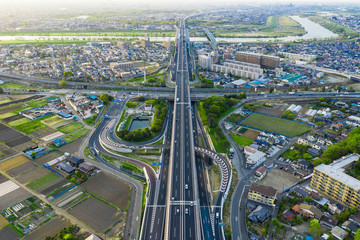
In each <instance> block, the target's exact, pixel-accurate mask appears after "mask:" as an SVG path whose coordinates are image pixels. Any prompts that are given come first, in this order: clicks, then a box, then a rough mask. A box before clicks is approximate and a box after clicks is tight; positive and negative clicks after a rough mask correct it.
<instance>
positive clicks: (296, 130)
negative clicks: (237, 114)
mask: <svg viewBox="0 0 360 240" xmlns="http://www.w3.org/2000/svg"><path fill="white" fill-rule="evenodd" d="M240 124H242V125H244V126H249V127H253V128H257V129H262V130H265V131H270V132H274V133H278V134H282V135H285V136H289V137H292V136H296V135H300V134H303V133H305V132H306V131H309V130H310V128H311V126H310V125H307V124H303V123H298V122H294V121H290V120H287V119H283V118H277V117H272V116H268V115H263V114H259V113H253V114H251V115H250V116H249V117H247V118H245V119H244V120H243V121H242V122H241V123H240Z"/></svg>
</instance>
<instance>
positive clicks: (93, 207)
mask: <svg viewBox="0 0 360 240" xmlns="http://www.w3.org/2000/svg"><path fill="white" fill-rule="evenodd" d="M69 212H70V214H72V215H73V216H74V217H76V218H78V219H79V220H81V221H83V222H84V223H86V224H87V225H88V226H90V227H91V228H93V229H94V230H95V231H97V232H104V231H105V230H106V229H107V228H109V227H110V226H112V225H113V224H115V223H116V222H117V221H118V220H119V219H120V218H122V217H123V216H124V215H123V214H122V213H121V212H119V211H117V210H116V209H115V208H112V207H110V206H109V205H107V204H106V203H103V202H102V201H100V200H98V199H96V198H94V197H91V198H88V199H86V200H85V201H84V202H82V203H80V204H78V205H76V206H75V207H73V208H72V209H71V210H69Z"/></svg>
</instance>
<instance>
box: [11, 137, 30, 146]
mask: <svg viewBox="0 0 360 240" xmlns="http://www.w3.org/2000/svg"><path fill="white" fill-rule="evenodd" d="M30 140H31V138H29V137H28V136H21V137H18V138H16V139H15V140H12V141H8V142H6V145H7V146H8V147H11V148H13V147H16V146H18V145H21V144H23V143H25V142H28V141H30Z"/></svg>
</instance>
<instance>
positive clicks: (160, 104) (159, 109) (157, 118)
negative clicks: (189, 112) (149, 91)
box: [146, 99, 169, 133]
mask: <svg viewBox="0 0 360 240" xmlns="http://www.w3.org/2000/svg"><path fill="white" fill-rule="evenodd" d="M146 103H147V104H149V103H152V104H153V106H154V108H155V113H154V120H153V122H152V124H151V131H152V132H153V133H157V132H160V130H161V128H162V125H163V122H164V118H165V115H166V113H167V110H168V109H169V105H168V104H166V103H165V101H163V100H154V99H152V100H151V102H150V101H146Z"/></svg>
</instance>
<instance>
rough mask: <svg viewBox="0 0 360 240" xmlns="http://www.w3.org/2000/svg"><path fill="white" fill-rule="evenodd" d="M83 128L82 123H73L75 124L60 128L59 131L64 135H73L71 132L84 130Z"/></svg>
mask: <svg viewBox="0 0 360 240" xmlns="http://www.w3.org/2000/svg"><path fill="white" fill-rule="evenodd" d="M83 126H84V125H82V123H80V122H73V123H70V124H67V125H64V126H61V127H59V128H58V130H59V131H60V132H63V133H71V132H74V131H75V130H78V129H80V128H82V127H83Z"/></svg>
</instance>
